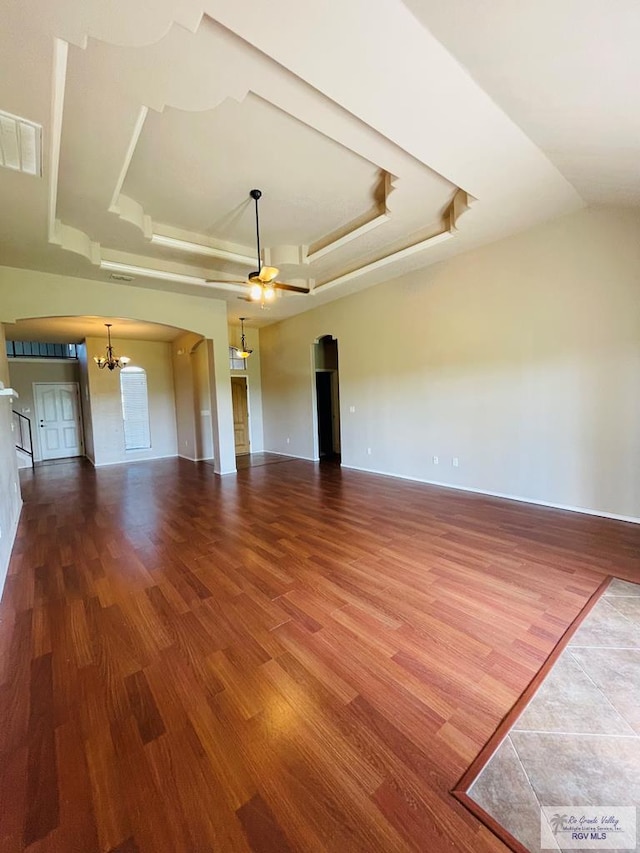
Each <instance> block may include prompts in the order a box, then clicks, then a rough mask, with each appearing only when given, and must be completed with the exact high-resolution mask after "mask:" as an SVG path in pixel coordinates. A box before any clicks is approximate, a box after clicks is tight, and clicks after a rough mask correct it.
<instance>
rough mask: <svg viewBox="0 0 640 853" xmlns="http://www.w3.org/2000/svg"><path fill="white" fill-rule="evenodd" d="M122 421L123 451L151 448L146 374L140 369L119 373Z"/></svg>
mask: <svg viewBox="0 0 640 853" xmlns="http://www.w3.org/2000/svg"><path fill="white" fill-rule="evenodd" d="M120 393H121V395H122V419H123V421H124V446H125V450H143V449H145V448H149V447H151V433H150V429H149V396H148V393H147V373H146V371H145V370H144V369H143V368H142V367H125V368H123V369H122V371H121V372H120Z"/></svg>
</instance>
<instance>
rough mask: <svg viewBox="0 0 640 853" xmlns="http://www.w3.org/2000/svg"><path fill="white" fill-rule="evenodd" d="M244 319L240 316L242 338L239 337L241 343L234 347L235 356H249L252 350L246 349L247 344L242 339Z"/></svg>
mask: <svg viewBox="0 0 640 853" xmlns="http://www.w3.org/2000/svg"><path fill="white" fill-rule="evenodd" d="M246 319H247V318H246V317H240V327H241V329H242V338H241V340H242V343H241V345H240V346H239V347H236V348H235V350H236V358H249V356H250V355H251V353H252V352H253V350H252V349H247V345H246V343H245V340H244V321H245V320H246Z"/></svg>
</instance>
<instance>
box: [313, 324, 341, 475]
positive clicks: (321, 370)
mask: <svg viewBox="0 0 640 853" xmlns="http://www.w3.org/2000/svg"><path fill="white" fill-rule="evenodd" d="M314 360H315V368H316V409H317V412H316V413H317V424H318V456H319V457H320V460H321V461H327V462H328V461H332V462H339V461H340V383H339V378H338V341H337V340H336V339H335V338H333V337H331V335H325V336H324V337H322V338H320V339H319V340H318V341H317V343H316V344H315V353H314Z"/></svg>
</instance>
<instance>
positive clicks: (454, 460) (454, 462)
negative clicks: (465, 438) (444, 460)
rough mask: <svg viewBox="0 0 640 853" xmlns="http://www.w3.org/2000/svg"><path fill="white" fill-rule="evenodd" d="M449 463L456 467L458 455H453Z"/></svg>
mask: <svg viewBox="0 0 640 853" xmlns="http://www.w3.org/2000/svg"><path fill="white" fill-rule="evenodd" d="M451 464H452V465H453V467H454V468H457V467H458V465H459V460H458V457H457V456H454V457H453V459H452V460H451Z"/></svg>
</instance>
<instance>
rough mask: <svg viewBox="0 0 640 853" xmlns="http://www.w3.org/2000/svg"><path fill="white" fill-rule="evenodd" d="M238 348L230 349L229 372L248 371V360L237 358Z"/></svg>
mask: <svg viewBox="0 0 640 853" xmlns="http://www.w3.org/2000/svg"><path fill="white" fill-rule="evenodd" d="M236 352H237V350H236V348H235V347H229V370H246V369H247V359H246V358H238V357H237V356H236Z"/></svg>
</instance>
